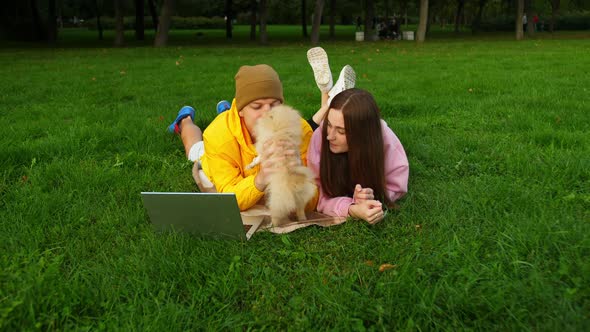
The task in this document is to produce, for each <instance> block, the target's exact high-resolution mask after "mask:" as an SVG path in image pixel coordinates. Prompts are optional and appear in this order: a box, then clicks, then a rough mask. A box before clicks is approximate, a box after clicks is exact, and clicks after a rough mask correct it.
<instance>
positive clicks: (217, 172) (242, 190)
mask: <svg viewBox="0 0 590 332" xmlns="http://www.w3.org/2000/svg"><path fill="white" fill-rule="evenodd" d="M203 157H205V158H207V169H208V170H209V172H208V174H207V175H208V176H209V178H210V179H211V181H212V182H213V183H214V184H215V187H216V188H217V191H219V192H222V193H235V194H236V199H237V201H238V206H239V208H240V211H244V210H247V209H249V208H250V207H252V206H253V205H255V204H256V203H257V202H258V201H259V200H260V199H261V198H262V197H263V196H264V192H261V191H259V190H258V189H256V186H255V185H254V178H255V177H256V174H258V172H255V173H254V174H252V175H249V176H246V177H244V176H243V175H242V174H243V170H242V163H241V155H240V148H239V146H238V144H237V143H236V142H233V141H229V142H226V143H225V144H222V145H216V144H214V143H212V142H211V141H209V142H208V144H207V146H206V153H205V155H204V156H203Z"/></svg>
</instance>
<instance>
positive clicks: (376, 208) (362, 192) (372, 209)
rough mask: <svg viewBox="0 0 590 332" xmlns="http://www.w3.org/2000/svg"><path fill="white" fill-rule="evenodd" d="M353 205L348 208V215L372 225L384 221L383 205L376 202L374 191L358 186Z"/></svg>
mask: <svg viewBox="0 0 590 332" xmlns="http://www.w3.org/2000/svg"><path fill="white" fill-rule="evenodd" d="M353 201H354V204H352V205H351V206H350V207H349V208H348V214H350V216H351V217H354V218H358V219H362V220H365V221H366V222H368V223H370V224H375V223H377V222H379V221H381V220H382V219H383V217H384V216H385V215H384V213H383V204H382V203H381V202H379V201H377V200H375V196H374V194H373V189H371V188H363V187H361V185H360V184H357V185H356V186H355V188H354V194H353Z"/></svg>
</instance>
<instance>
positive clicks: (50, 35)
mask: <svg viewBox="0 0 590 332" xmlns="http://www.w3.org/2000/svg"><path fill="white" fill-rule="evenodd" d="M47 40H48V41H49V42H50V43H55V42H56V41H57V15H55V0H49V8H48V16H47Z"/></svg>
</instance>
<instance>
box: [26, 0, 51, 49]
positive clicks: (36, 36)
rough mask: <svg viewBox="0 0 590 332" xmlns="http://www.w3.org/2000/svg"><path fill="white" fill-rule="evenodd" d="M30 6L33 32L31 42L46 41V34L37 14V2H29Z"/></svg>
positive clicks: (32, 0) (34, 0) (31, 0)
mask: <svg viewBox="0 0 590 332" xmlns="http://www.w3.org/2000/svg"><path fill="white" fill-rule="evenodd" d="M29 4H30V6H31V17H32V19H33V26H32V28H33V30H32V34H31V35H32V37H33V38H32V39H33V40H47V32H46V31H45V29H44V28H43V21H42V20H41V15H40V14H39V7H38V6H37V0H30V2H29Z"/></svg>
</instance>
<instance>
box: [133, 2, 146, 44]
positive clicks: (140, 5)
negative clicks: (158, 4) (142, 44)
mask: <svg viewBox="0 0 590 332" xmlns="http://www.w3.org/2000/svg"><path fill="white" fill-rule="evenodd" d="M144 12H145V5H144V2H143V0H135V39H137V40H144V39H145V34H144V31H145V24H144V21H143V15H144Z"/></svg>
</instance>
